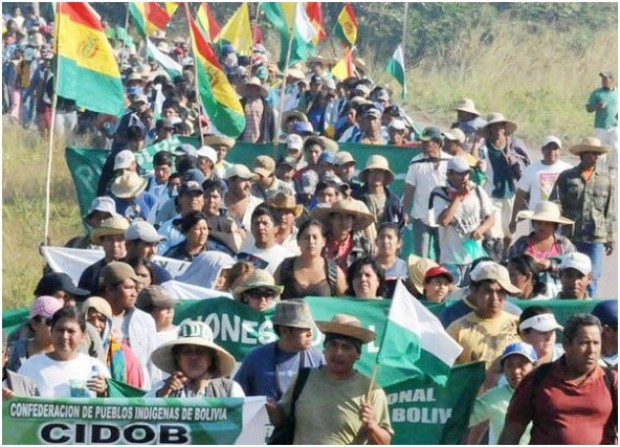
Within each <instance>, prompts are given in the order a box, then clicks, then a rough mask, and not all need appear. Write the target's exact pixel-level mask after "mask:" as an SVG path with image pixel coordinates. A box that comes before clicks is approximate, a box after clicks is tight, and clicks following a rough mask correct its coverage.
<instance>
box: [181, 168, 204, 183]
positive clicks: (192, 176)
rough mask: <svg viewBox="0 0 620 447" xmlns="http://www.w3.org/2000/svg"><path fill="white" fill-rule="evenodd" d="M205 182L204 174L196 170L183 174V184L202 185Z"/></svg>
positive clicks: (189, 170)
mask: <svg viewBox="0 0 620 447" xmlns="http://www.w3.org/2000/svg"><path fill="white" fill-rule="evenodd" d="M204 181H205V174H204V172H202V171H201V170H200V169H198V168H192V169H188V170H187V171H185V173H184V174H183V182H184V183H187V182H196V183H200V184H202V182H204Z"/></svg>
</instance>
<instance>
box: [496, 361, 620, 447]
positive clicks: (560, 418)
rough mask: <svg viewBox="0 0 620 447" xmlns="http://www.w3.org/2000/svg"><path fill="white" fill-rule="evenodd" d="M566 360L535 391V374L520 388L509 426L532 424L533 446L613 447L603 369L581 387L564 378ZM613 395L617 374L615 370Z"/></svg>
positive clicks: (508, 416)
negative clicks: (596, 446) (602, 446)
mask: <svg viewBox="0 0 620 447" xmlns="http://www.w3.org/2000/svg"><path fill="white" fill-rule="evenodd" d="M565 371H566V366H565V364H564V357H561V358H560V359H559V360H557V361H555V362H554V364H553V366H552V367H551V370H550V371H549V373H548V374H547V375H546V376H545V377H544V378H543V379H542V381H541V382H540V383H539V384H538V385H537V387H536V394H535V395H533V390H532V374H530V375H528V376H527V377H525V378H524V379H523V381H522V382H521V383H520V384H519V386H518V387H517V389H516V391H515V393H514V395H513V397H512V400H511V401H510V405H509V407H508V412H507V413H506V424H510V423H520V424H523V425H526V424H527V423H528V422H529V421H532V423H533V427H532V431H531V435H532V436H531V440H530V444H563V445H569V444H573V445H574V444H613V443H614V441H615V432H614V420H613V419H614V418H615V417H616V416H615V415H614V411H613V408H614V407H613V406H614V404H613V402H612V397H611V392H610V391H609V388H608V387H607V384H606V383H605V373H604V371H603V369H602V368H601V367H600V366H598V365H597V366H596V369H594V371H592V373H590V375H589V376H588V377H587V378H586V380H585V381H583V382H582V383H580V384H579V385H577V384H575V382H574V381H571V380H567V379H566V378H565V377H566V375H565ZM613 377H614V382H613V383H614V386H613V389H614V396H615V399H616V406H617V396H618V374H617V372H616V371H613Z"/></svg>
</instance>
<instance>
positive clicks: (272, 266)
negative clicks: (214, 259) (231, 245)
mask: <svg viewBox="0 0 620 447" xmlns="http://www.w3.org/2000/svg"><path fill="white" fill-rule="evenodd" d="M292 256H295V254H294V253H293V252H291V251H290V250H289V249H287V248H284V247H283V246H282V245H280V244H275V245H274V246H273V247H271V248H257V247H256V246H255V245H254V246H252V247H248V248H247V249H245V250H243V251H242V252H240V253H239V254H238V255H237V259H238V260H239V261H249V262H251V263H253V264H254V267H256V268H260V269H265V270H267V271H268V272H269V273H271V274H272V275H273V274H275V273H276V270H277V268H278V266H279V265H280V263H281V262H282V261H284V260H285V259H286V258H290V257H292ZM257 258H258V259H257ZM261 261H262V262H261Z"/></svg>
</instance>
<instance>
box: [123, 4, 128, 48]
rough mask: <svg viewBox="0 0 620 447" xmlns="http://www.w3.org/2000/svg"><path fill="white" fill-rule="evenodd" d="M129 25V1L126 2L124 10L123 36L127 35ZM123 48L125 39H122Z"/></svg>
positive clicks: (125, 42)
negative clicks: (125, 9)
mask: <svg viewBox="0 0 620 447" xmlns="http://www.w3.org/2000/svg"><path fill="white" fill-rule="evenodd" d="M128 27H129V2H127V11H125V36H127V33H128V32H129V31H128V29H127V28H128ZM125 48H127V39H126V38H125V39H123V50H125Z"/></svg>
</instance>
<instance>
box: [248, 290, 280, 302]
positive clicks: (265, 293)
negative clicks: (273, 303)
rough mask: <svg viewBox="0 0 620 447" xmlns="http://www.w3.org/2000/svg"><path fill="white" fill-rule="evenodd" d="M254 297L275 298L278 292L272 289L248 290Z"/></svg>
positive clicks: (251, 296)
mask: <svg viewBox="0 0 620 447" xmlns="http://www.w3.org/2000/svg"><path fill="white" fill-rule="evenodd" d="M246 293H247V294H248V296H249V297H250V298H252V299H255V300H259V299H261V298H267V299H273V298H275V297H276V293H275V292H274V291H273V290H271V289H253V290H248V291H247V292H246Z"/></svg>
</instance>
